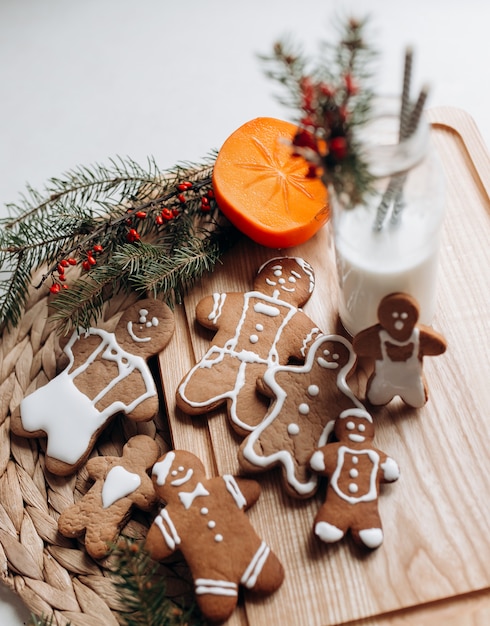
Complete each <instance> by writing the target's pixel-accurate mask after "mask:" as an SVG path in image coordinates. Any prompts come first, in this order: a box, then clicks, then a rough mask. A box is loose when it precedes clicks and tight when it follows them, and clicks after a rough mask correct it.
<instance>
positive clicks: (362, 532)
mask: <svg viewBox="0 0 490 626" xmlns="http://www.w3.org/2000/svg"><path fill="white" fill-rule="evenodd" d="M334 433H335V435H336V437H337V439H338V442H335V443H327V445H325V446H323V447H321V448H319V449H318V450H316V451H315V452H314V453H313V455H312V457H311V460H310V465H311V467H312V469H313V470H314V471H315V472H318V473H319V474H321V475H323V476H328V478H329V482H328V486H327V493H326V499H325V502H324V504H323V505H322V506H321V508H320V510H319V511H318V513H317V515H316V518H315V523H314V531H315V534H316V536H317V537H318V538H319V539H321V540H322V541H325V542H326V543H333V542H336V541H339V540H340V539H341V538H342V537H343V536H344V535H345V533H346V532H347V531H348V530H349V529H350V532H351V535H352V537H353V539H354V541H355V542H356V543H359V544H362V545H364V546H366V547H367V548H371V549H374V548H378V547H379V546H380V545H381V543H382V542H383V529H382V525H381V519H380V516H379V511H378V495H379V485H380V483H381V482H393V481H395V480H398V477H399V475H400V470H399V468H398V465H397V463H396V462H395V461H394V460H393V459H392V458H390V457H389V456H387V455H386V454H385V453H384V452H381V450H377V449H376V448H374V447H373V443H372V442H373V438H374V426H373V420H372V417H371V416H370V415H369V413H367V412H366V411H363V410H361V409H347V410H346V411H344V412H343V413H341V414H340V416H339V417H338V418H337V420H336V421H335V427H334Z"/></svg>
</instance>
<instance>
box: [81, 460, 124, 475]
mask: <svg viewBox="0 0 490 626" xmlns="http://www.w3.org/2000/svg"><path fill="white" fill-rule="evenodd" d="M118 460H119V459H117V458H116V457H109V456H94V457H92V458H91V459H89V460H88V461H87V463H86V468H87V472H88V474H89V476H90V478H93V479H94V480H103V479H104V478H105V476H106V474H107V469H108V468H109V467H110V466H111V465H112V461H116V462H117V461H118Z"/></svg>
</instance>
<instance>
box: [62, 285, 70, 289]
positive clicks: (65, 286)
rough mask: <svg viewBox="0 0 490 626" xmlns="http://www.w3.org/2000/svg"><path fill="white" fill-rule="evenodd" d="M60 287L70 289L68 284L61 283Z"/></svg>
mask: <svg viewBox="0 0 490 626" xmlns="http://www.w3.org/2000/svg"><path fill="white" fill-rule="evenodd" d="M61 287H62V288H63V289H70V287H69V286H68V285H61Z"/></svg>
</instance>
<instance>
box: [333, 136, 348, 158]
mask: <svg viewBox="0 0 490 626" xmlns="http://www.w3.org/2000/svg"><path fill="white" fill-rule="evenodd" d="M329 148H330V152H331V153H332V155H333V156H334V157H335V158H336V159H337V160H338V161H342V159H345V157H346V156H347V140H346V138H345V137H332V139H331V140H330V142H329Z"/></svg>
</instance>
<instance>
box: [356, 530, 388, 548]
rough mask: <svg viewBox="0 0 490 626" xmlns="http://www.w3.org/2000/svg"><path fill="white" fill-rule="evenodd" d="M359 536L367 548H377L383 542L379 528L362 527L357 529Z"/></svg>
mask: <svg viewBox="0 0 490 626" xmlns="http://www.w3.org/2000/svg"><path fill="white" fill-rule="evenodd" d="M359 538H360V540H361V541H362V543H363V544H364V545H365V546H367V547H368V548H378V547H379V546H380V545H381V544H382V543H383V531H382V530H381V528H364V529H363V530H360V531H359Z"/></svg>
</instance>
